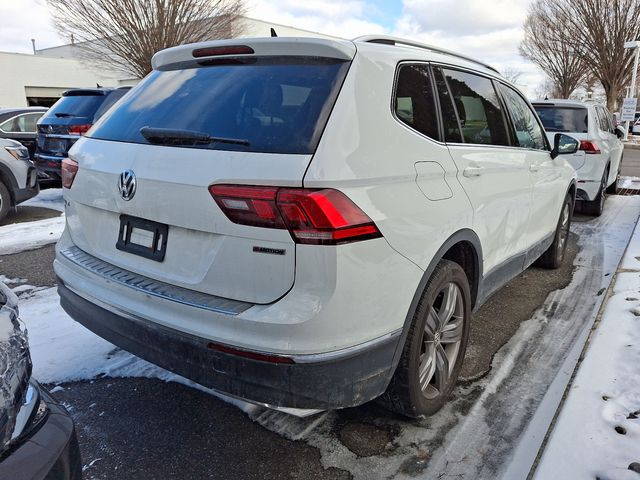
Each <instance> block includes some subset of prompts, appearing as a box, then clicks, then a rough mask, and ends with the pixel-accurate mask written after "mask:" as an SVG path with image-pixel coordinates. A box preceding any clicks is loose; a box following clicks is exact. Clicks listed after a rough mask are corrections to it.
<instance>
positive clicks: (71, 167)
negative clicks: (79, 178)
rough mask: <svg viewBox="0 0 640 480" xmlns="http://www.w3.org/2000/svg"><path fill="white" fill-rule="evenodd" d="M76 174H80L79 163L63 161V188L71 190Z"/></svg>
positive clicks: (67, 159) (68, 159)
mask: <svg viewBox="0 0 640 480" xmlns="http://www.w3.org/2000/svg"><path fill="white" fill-rule="evenodd" d="M76 173H78V162H76V161H75V160H71V159H70V158H65V159H63V160H62V168H61V177H62V187H63V188H71V185H73V181H74V180H75V178H76Z"/></svg>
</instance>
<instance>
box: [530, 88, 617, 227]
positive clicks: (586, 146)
mask: <svg viewBox="0 0 640 480" xmlns="http://www.w3.org/2000/svg"><path fill="white" fill-rule="evenodd" d="M533 106H534V108H535V109H536V111H537V112H538V116H539V117H540V120H542V124H543V125H544V127H545V129H546V131H547V135H548V136H549V138H550V139H552V138H553V136H554V135H555V134H556V133H557V132H565V133H568V134H569V135H571V136H572V137H574V138H576V139H578V140H580V149H579V150H578V152H576V153H575V154H574V155H572V156H569V157H567V160H568V161H569V163H570V164H571V165H572V166H573V168H575V169H576V172H577V173H578V193H577V198H578V200H582V201H583V210H585V211H586V212H587V213H590V214H592V215H595V216H599V215H600V214H601V213H602V210H603V208H604V201H605V197H606V194H607V193H616V192H617V190H618V178H619V177H620V164H621V163H622V152H623V149H624V144H623V143H622V142H621V141H620V137H622V136H624V130H622V129H618V128H616V127H614V125H613V119H612V116H611V114H610V113H609V111H608V110H607V109H606V108H605V107H604V106H602V105H599V104H597V103H594V102H580V101H577V100H546V101H536V102H533Z"/></svg>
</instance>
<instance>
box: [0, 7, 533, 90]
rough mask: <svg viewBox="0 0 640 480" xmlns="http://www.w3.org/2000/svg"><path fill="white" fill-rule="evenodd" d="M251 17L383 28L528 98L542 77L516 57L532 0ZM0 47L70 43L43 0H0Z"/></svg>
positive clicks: (334, 28) (319, 26)
mask: <svg viewBox="0 0 640 480" xmlns="http://www.w3.org/2000/svg"><path fill="white" fill-rule="evenodd" d="M245 2H246V5H247V14H248V16H250V17H254V18H259V19H261V20H266V21H272V22H275V23H281V24H284V25H290V26H293V27H297V28H302V29H306V30H312V31H316V32H322V33H326V34H329V35H336V36H340V37H345V38H353V37H356V36H358V35H364V34H368V33H388V34H393V35H400V36H404V37H408V38H412V39H414V40H420V41H424V42H427V43H431V44H434V45H438V46H441V47H444V48H448V49H451V50H457V51H460V52H463V53H466V54H468V55H471V56H474V57H477V58H479V59H482V60H484V61H486V62H488V63H490V64H492V65H494V66H495V67H497V68H498V69H500V70H504V69H506V68H510V69H513V70H516V71H521V72H522V73H523V75H522V77H521V79H520V82H519V83H522V84H525V85H527V86H528V87H529V88H528V90H529V95H532V94H533V93H534V91H535V87H536V85H537V84H538V83H539V82H540V81H541V79H542V75H541V73H540V71H539V70H538V69H537V67H535V66H534V65H532V64H530V63H528V62H526V61H525V60H523V59H522V57H520V55H519V54H518V45H519V43H520V40H521V39H522V23H523V21H524V18H525V16H526V12H527V6H528V5H529V3H530V0H491V1H483V0H457V1H455V2H451V1H450V0H386V1H385V0H368V1H366V0H302V1H301V0H245ZM0 18H1V19H2V26H1V27H0V51H9V52H22V53H30V52H31V40H30V39H31V38H35V39H36V46H37V48H45V47H51V46H54V45H60V44H62V43H68V42H67V41H65V40H63V39H60V38H59V37H58V35H57V34H56V32H55V29H54V28H53V25H52V24H51V22H50V16H49V12H48V10H47V6H46V1H45V0H0Z"/></svg>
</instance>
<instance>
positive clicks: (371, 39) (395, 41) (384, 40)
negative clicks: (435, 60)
mask: <svg viewBox="0 0 640 480" xmlns="http://www.w3.org/2000/svg"><path fill="white" fill-rule="evenodd" d="M353 41H354V42H367V43H381V44H383V45H406V46H408V47H416V48H422V49H424V50H430V51H432V52H436V53H444V54H446V55H451V56H453V57H457V58H461V59H462V60H467V61H468V62H472V63H475V64H477V65H482V66H483V67H485V68H488V69H489V70H492V71H494V72H496V73H497V74H499V75H500V72H499V71H498V70H497V69H495V68H494V67H492V66H491V65H488V64H486V63H483V62H481V61H480V60H476V59H475V58H471V57H467V56H466V55H462V54H460V53H457V52H452V51H451V50H446V49H444V48H440V47H436V46H434V45H428V44H426V43H420V42H414V41H412V40H405V39H404V38H400V37H393V36H391V35H364V36H362V37H357V38H354V39H353Z"/></svg>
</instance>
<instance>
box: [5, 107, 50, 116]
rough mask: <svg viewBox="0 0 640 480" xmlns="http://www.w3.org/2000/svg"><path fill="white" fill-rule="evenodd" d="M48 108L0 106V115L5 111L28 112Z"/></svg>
mask: <svg viewBox="0 0 640 480" xmlns="http://www.w3.org/2000/svg"><path fill="white" fill-rule="evenodd" d="M47 110H49V109H48V108H47V107H13V108H0V115H4V114H5V113H29V112H46V111H47Z"/></svg>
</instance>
